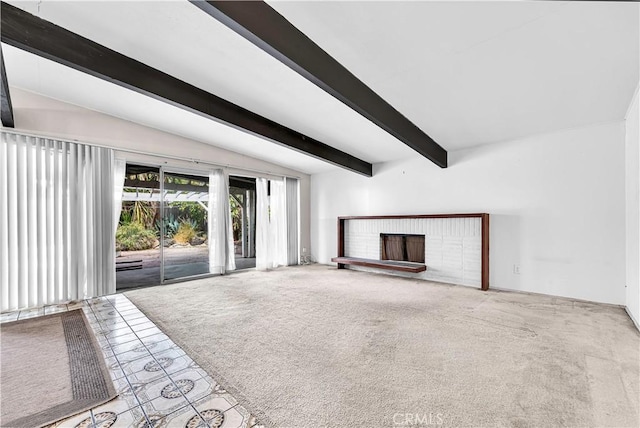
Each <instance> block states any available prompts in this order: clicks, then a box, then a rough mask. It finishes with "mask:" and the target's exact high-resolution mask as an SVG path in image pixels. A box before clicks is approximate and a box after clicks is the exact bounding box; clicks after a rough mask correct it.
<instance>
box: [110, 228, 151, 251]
mask: <svg viewBox="0 0 640 428" xmlns="http://www.w3.org/2000/svg"><path fill="white" fill-rule="evenodd" d="M155 242H156V234H155V232H154V231H153V230H149V229H146V228H145V227H144V226H143V225H142V224H140V223H137V222H131V223H127V224H121V225H120V226H118V230H117V231H116V250H118V251H136V250H148V249H149V248H153V244H154V243H155Z"/></svg>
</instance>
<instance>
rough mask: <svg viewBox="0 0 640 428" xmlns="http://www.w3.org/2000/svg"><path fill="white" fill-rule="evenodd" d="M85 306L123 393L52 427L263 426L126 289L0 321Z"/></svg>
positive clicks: (5, 316) (11, 315)
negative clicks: (163, 330)
mask: <svg viewBox="0 0 640 428" xmlns="http://www.w3.org/2000/svg"><path fill="white" fill-rule="evenodd" d="M78 308H81V309H82V310H83V311H84V313H85V315H86V316H87V319H88V320H89V323H90V325H91V328H92V329H93V331H94V333H95V335H96V338H97V339H98V343H99V344H100V346H101V348H102V352H103V353H104V357H105V361H106V363H107V366H108V368H109V372H110V374H111V378H112V379H113V383H114V386H115V388H116V391H117V392H118V397H117V398H115V399H114V400H112V401H110V402H108V403H106V404H103V405H101V406H98V407H96V408H94V409H91V410H90V411H87V412H84V413H82V414H79V415H77V416H74V417H72V418H69V419H66V420H63V421H60V422H58V423H56V424H53V425H51V426H50V427H49V428H61V427H65V428H66V427H70V428H90V427H95V428H109V427H113V428H116V427H118V428H119V427H135V428H152V427H154V428H163V427H176V428H177V427H185V428H196V427H198V428H207V427H210V428H220V427H222V428H251V427H255V428H259V427H262V426H261V425H260V424H259V423H258V422H257V421H256V418H255V417H254V416H253V415H251V414H250V413H249V412H248V411H247V410H246V409H244V408H243V407H242V406H241V405H239V404H238V402H237V401H236V400H235V399H234V398H233V397H232V396H231V394H229V393H228V392H226V391H225V390H224V389H223V388H222V387H221V386H220V385H218V384H217V383H216V381H215V380H213V379H212V378H211V377H210V376H209V375H208V374H207V373H206V372H205V371H204V370H202V369H201V368H200V367H198V365H197V364H196V363H195V362H194V361H193V360H192V359H191V358H189V356H188V355H187V354H186V353H185V352H184V351H183V350H182V349H181V348H180V347H179V346H178V345H176V344H175V343H173V342H172V341H171V339H169V337H168V336H166V335H165V334H164V333H163V332H162V331H161V330H160V329H159V328H157V327H156V326H155V324H154V323H153V322H151V321H150V320H149V319H148V318H147V317H146V316H145V315H144V314H143V313H142V312H140V310H138V308H136V306H135V305H134V304H133V303H131V302H130V301H129V299H127V297H126V296H124V295H123V294H115V295H111V296H106V297H99V298H96V299H91V300H85V301H82V302H73V303H69V304H63V305H54V306H46V307H44V308H39V309H32V310H26V311H16V312H10V313H5V314H2V315H0V322H3V323H4V322H10V321H16V320H19V319H26V318H32V317H36V316H41V315H47V314H51V313H55V312H62V311H68V310H72V309H78Z"/></svg>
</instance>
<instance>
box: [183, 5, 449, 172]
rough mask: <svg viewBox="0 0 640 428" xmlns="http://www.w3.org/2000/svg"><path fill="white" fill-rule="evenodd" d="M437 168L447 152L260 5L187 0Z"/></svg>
mask: <svg viewBox="0 0 640 428" xmlns="http://www.w3.org/2000/svg"><path fill="white" fill-rule="evenodd" d="M189 1H191V3H193V4H194V5H196V6H197V7H199V8H200V9H202V10H203V11H204V12H206V13H207V14H209V15H210V16H212V17H213V18H215V19H217V20H218V21H220V22H221V23H223V24H224V25H226V26H227V27H229V28H231V29H232V30H233V31H235V32H236V33H238V34H240V35H241V36H243V37H244V38H246V39H247V40H249V41H250V42H252V43H253V44H255V45H256V46H258V47H259V48H261V49H263V50H264V51H265V52H267V53H268V54H270V55H271V56H273V57H274V58H276V59H278V60H279V61H281V62H282V63H284V64H285V65H287V66H288V67H290V68H292V69H293V70H295V71H296V72H297V73H299V74H300V75H302V76H303V77H304V78H306V79H307V80H309V81H311V82H312V83H314V84H315V85H317V86H318V87H320V88H321V89H323V90H324V91H326V92H327V93H329V94H331V95H333V96H334V97H335V98H337V99H338V100H340V101H341V102H343V103H344V104H346V105H347V106H349V107H350V108H352V109H353V110H355V111H357V112H358V113H360V114H361V115H362V116H364V117H366V118H367V119H369V120H370V121H372V122H373V123H375V124H376V125H378V126H379V127H380V128H382V129H384V130H385V131H387V132H388V133H389V134H391V135H393V136H394V137H396V138H397V139H398V140H400V141H402V142H403V143H405V144H406V145H407V146H409V147H411V148H412V149H413V150H415V151H416V152H418V153H420V154H421V155H423V156H424V157H426V158H428V159H430V160H431V161H432V162H433V163H435V164H436V165H438V166H440V167H442V168H446V167H447V151H446V150H445V149H443V148H442V147H441V146H440V145H439V144H438V143H436V142H435V141H434V140H433V139H432V138H431V137H429V136H428V135H427V134H426V133H425V132H423V131H422V130H421V129H420V128H418V127H417V126H416V125H414V124H413V123H412V122H411V121H410V120H409V119H407V118H406V117H404V116H403V115H402V114H401V113H400V112H399V111H397V110H396V109H395V108H394V107H393V106H391V105H390V104H389V103H387V102H386V101H385V100H384V99H382V98H381V97H380V96H379V95H378V94H376V93H375V92H374V91H373V90H372V89H370V88H369V87H368V86H367V85H365V84H364V83H363V82H362V81H361V80H360V79H358V78H357V77H356V76H354V75H353V74H352V73H351V72H350V71H349V70H347V69H346V68H345V67H343V66H342V64H340V63H339V62H338V61H336V60H335V59H333V57H331V56H330V55H329V54H328V53H327V52H325V51H324V50H323V49H322V48H321V47H320V46H318V45H317V44H315V43H314V42H313V41H312V40H311V39H310V38H309V37H307V36H306V35H305V34H304V33H302V32H301V31H300V30H298V29H297V28H296V27H295V26H293V25H292V24H291V23H290V22H289V21H287V20H286V19H285V18H284V17H283V16H282V15H280V14H279V13H278V12H276V11H275V10H274V9H273V8H272V7H271V6H269V5H268V4H266V3H265V2H264V1H261V0H259V1H227V0H223V1H204V0H189Z"/></svg>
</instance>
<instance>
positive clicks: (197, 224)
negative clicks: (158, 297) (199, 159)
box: [162, 169, 209, 282]
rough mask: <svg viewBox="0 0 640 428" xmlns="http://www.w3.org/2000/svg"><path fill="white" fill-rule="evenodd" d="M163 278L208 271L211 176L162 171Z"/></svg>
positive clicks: (202, 273) (203, 273) (195, 274)
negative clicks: (208, 208) (208, 213)
mask: <svg viewBox="0 0 640 428" xmlns="http://www.w3.org/2000/svg"><path fill="white" fill-rule="evenodd" d="M162 183H163V194H162V205H163V210H162V211H163V220H162V234H163V236H162V237H163V239H162V241H163V258H162V277H163V282H164V281H173V280H177V279H180V278H186V277H192V276H197V275H205V274H208V273H209V248H208V245H207V244H208V241H207V230H208V218H207V207H208V200H209V177H208V176H205V175H199V174H194V173H182V172H177V171H169V170H165V169H163V171H162Z"/></svg>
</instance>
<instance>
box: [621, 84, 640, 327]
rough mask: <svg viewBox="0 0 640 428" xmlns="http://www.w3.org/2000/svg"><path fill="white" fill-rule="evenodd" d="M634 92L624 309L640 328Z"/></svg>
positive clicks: (638, 145) (638, 116)
mask: <svg viewBox="0 0 640 428" xmlns="http://www.w3.org/2000/svg"><path fill="white" fill-rule="evenodd" d="M639 120H640V111H639V110H638V92H637V91H636V94H635V96H634V97H633V100H632V102H631V105H630V106H629V111H628V113H627V117H626V121H625V127H626V144H625V152H626V153H625V161H626V167H625V171H626V177H625V183H626V235H627V246H626V250H627V252H626V256H627V257H626V262H627V271H626V273H627V278H626V280H627V281H626V285H627V293H626V306H627V312H628V313H629V315H630V316H631V318H633V320H634V321H635V323H636V325H637V326H639V328H640V248H639V247H640V200H639V198H640V136H639V135H638V122H639Z"/></svg>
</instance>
